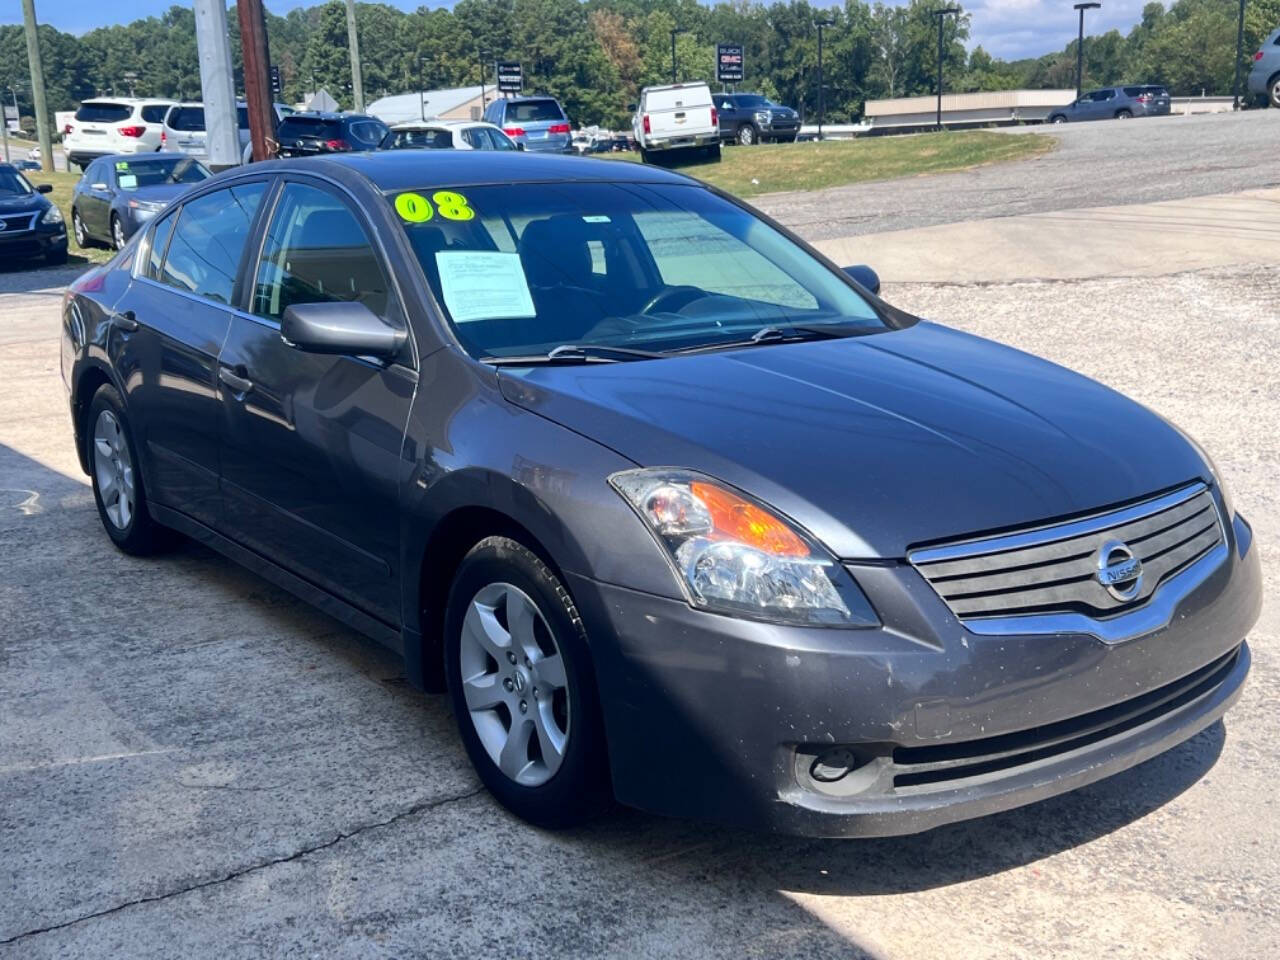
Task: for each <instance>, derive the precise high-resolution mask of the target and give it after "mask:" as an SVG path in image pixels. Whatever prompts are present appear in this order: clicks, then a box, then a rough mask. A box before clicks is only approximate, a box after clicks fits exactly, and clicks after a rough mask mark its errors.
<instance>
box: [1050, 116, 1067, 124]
mask: <svg viewBox="0 0 1280 960" xmlns="http://www.w3.org/2000/svg"><path fill="white" fill-rule="evenodd" d="M1053 122H1054V123H1066V122H1067V118H1066V117H1064V116H1061V115H1059V116H1056V117H1054V118H1053Z"/></svg>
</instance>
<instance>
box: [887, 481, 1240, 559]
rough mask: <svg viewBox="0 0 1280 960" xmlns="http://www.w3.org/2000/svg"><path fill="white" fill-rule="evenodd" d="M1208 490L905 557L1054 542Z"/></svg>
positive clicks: (960, 555) (1191, 489)
mask: <svg viewBox="0 0 1280 960" xmlns="http://www.w3.org/2000/svg"><path fill="white" fill-rule="evenodd" d="M1207 489H1208V486H1207V485H1206V484H1205V483H1203V482H1201V481H1196V482H1195V483H1193V484H1191V485H1190V486H1186V487H1182V488H1181V489H1179V490H1175V491H1174V492H1173V493H1168V494H1165V495H1164V496H1162V497H1157V498H1155V499H1154V500H1144V501H1142V502H1141V503H1135V504H1133V505H1132V506H1130V507H1122V508H1121V509H1119V510H1113V511H1110V512H1108V513H1099V514H1095V515H1093V516H1091V517H1085V518H1084V519H1082V520H1069V521H1067V522H1066V523H1058V524H1050V525H1048V526H1044V527H1039V528H1037V529H1035V530H1025V531H1020V532H1018V533H1010V534H1006V535H1004V536H995V537H985V538H983V539H980V540H965V541H962V542H960V543H949V544H945V545H943V546H940V547H925V548H924V549H921V550H911V551H909V552H908V553H907V559H908V560H910V561H911V563H913V564H917V563H935V562H937V561H939V560H963V559H964V558H966V557H976V556H980V555H982V554H987V553H1000V552H1003V551H1005V550H1018V549H1021V548H1023V547H1037V546H1041V545H1043V544H1046V543H1054V542H1056V541H1058V540H1069V539H1071V538H1072V537H1079V536H1083V535H1085V534H1089V533H1097V532H1098V531H1100V530H1109V529H1110V528H1112V527H1118V526H1120V525H1122V524H1125V523H1130V522H1132V521H1134V520H1141V519H1142V518H1144V517H1147V516H1150V515H1151V514H1153V513H1159V512H1161V511H1162V510H1168V509H1170V508H1171V507H1176V506H1178V504H1180V503H1185V502H1186V501H1188V500H1190V499H1191V498H1192V497H1197V496H1199V495H1200V494H1201V493H1203V492H1204V491H1205V490H1207ZM1214 507H1215V509H1216V508H1217V503H1216V502H1215V504H1214ZM1218 513H1219V516H1218V520H1219V523H1221V520H1222V516H1221V511H1218ZM1225 534H1226V531H1225V530H1224V531H1223V535H1224V537H1225Z"/></svg>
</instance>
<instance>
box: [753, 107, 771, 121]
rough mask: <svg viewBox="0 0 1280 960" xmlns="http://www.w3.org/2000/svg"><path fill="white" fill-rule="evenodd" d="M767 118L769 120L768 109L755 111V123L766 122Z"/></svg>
mask: <svg viewBox="0 0 1280 960" xmlns="http://www.w3.org/2000/svg"><path fill="white" fill-rule="evenodd" d="M769 120H770V114H769V111H768V110H757V111H756V123H768V122H769Z"/></svg>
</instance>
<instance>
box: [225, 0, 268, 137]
mask: <svg viewBox="0 0 1280 960" xmlns="http://www.w3.org/2000/svg"><path fill="white" fill-rule="evenodd" d="M219 2H221V0H219ZM236 13H237V14H238V15H239V17H240V46H241V48H242V53H243V59H244V100H245V105H246V106H247V107H248V108H249V142H250V143H251V144H253V159H254V160H255V161H259V160H266V159H268V158H269V157H270V156H271V154H272V152H273V150H272V148H271V146H270V145H269V144H268V141H271V143H274V142H275V137H276V110H275V106H274V105H273V104H272V101H271V79H270V76H269V69H270V66H271V54H270V52H269V51H268V50H267V20H266V15H265V14H264V13H263V12H262V0H239V2H238V3H237V4H236ZM237 142H238V141H237Z"/></svg>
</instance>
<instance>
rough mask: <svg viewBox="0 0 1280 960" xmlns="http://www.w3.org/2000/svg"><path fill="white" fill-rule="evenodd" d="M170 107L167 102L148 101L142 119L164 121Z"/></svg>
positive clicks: (156, 121)
mask: <svg viewBox="0 0 1280 960" xmlns="http://www.w3.org/2000/svg"><path fill="white" fill-rule="evenodd" d="M168 109H169V105H168V104H167V103H148V104H146V105H145V106H144V107H143V108H142V119H143V121H144V122H146V123H164V115H165V113H166V112H167V111H168Z"/></svg>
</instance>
